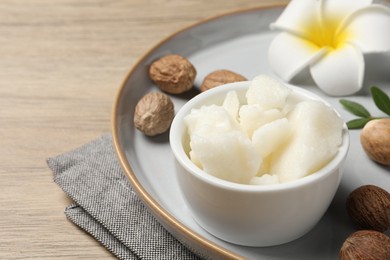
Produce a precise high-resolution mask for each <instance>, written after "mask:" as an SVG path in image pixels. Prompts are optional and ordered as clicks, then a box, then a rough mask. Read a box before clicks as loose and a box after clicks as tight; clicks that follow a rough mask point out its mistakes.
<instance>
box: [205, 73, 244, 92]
mask: <svg viewBox="0 0 390 260" xmlns="http://www.w3.org/2000/svg"><path fill="white" fill-rule="evenodd" d="M246 80H247V79H246V78H245V77H244V76H241V75H240V74H237V73H235V72H233V71H230V70H216V71H213V72H211V73H210V74H208V75H207V76H206V77H205V79H204V80H203V83H202V85H201V86H200V91H201V92H204V91H206V90H208V89H211V88H215V87H217V86H220V85H223V84H227V83H233V82H238V81H246Z"/></svg>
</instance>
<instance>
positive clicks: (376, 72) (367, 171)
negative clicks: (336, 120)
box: [113, 7, 390, 259]
mask: <svg viewBox="0 0 390 260" xmlns="http://www.w3.org/2000/svg"><path fill="white" fill-rule="evenodd" d="M281 11H282V7H268V8H259V9H251V10H246V11H240V12H235V13H231V14H226V15H223V16H219V17H216V18H212V19H208V20H206V21H204V22H201V23H198V24H195V25H193V26H191V27H189V28H186V29H183V30H181V31H179V32H177V33H175V34H173V35H172V36H170V37H168V38H167V39H165V40H163V41H162V42H160V43H159V44H158V45H157V46H156V47H154V48H153V49H152V50H150V51H149V52H148V53H146V54H145V55H144V56H143V57H142V58H141V59H140V60H139V62H138V63H137V64H136V65H135V66H134V67H133V68H132V70H131V71H130V72H129V74H128V76H127V78H126V79H125V81H124V83H123V85H122V86H121V88H120V91H119V93H118V97H117V100H116V103H115V108H114V114H113V136H114V143H115V146H116V151H117V154H118V157H119V160H120V162H121V164H122V166H123V168H124V170H125V172H126V174H127V176H128V177H129V180H130V182H131V183H132V184H133V186H134V189H135V191H136V192H137V193H138V195H139V197H140V198H141V199H142V200H143V201H144V202H145V204H146V205H147V206H148V207H149V209H150V210H151V211H152V213H153V214H154V215H155V216H156V218H157V219H158V220H159V222H160V223H161V224H163V225H164V227H165V228H167V229H168V230H169V231H170V232H171V233H172V234H173V235H174V236H175V237H177V238H178V239H179V240H180V241H182V242H183V243H185V244H186V245H187V246H189V247H191V248H192V249H193V250H194V251H197V252H200V253H201V254H203V255H206V256H210V257H214V258H227V257H230V258H240V257H244V258H249V259H335V258H337V254H338V251H339V248H340V246H341V244H342V242H343V241H344V239H345V238H346V237H347V236H348V234H350V233H351V232H353V231H354V230H355V227H354V226H353V225H352V224H351V222H350V220H349V219H348V217H347V215H346V212H345V208H344V203H345V199H346V196H347V195H348V193H349V192H351V191H352V190H353V189H354V188H356V187H358V186H360V185H363V184H375V185H378V186H381V187H383V188H385V189H387V190H389V191H390V170H389V168H388V167H387V168H386V167H381V166H379V165H377V164H375V163H373V162H372V161H370V160H369V159H368V158H367V156H366V155H365V153H364V151H363V150H362V148H361V145H360V142H359V133H360V131H359V130H354V131H351V146H350V152H349V155H348V158H347V161H346V167H345V173H344V176H343V179H342V182H341V185H340V188H339V190H338V192H337V194H336V197H335V199H334V201H333V203H332V205H331V206H330V208H329V210H328V211H327V213H326V214H325V216H324V217H323V218H322V220H321V221H320V222H319V223H318V224H317V226H316V227H315V228H314V229H313V230H312V231H311V232H309V233H308V234H307V235H305V236H304V237H302V238H300V239H298V240H296V241H294V242H291V243H288V244H284V245H281V246H275V247H267V248H254V247H243V246H237V245H233V244H229V243H226V242H224V241H221V240H219V239H217V238H215V237H213V236H212V235H210V234H209V233H207V232H206V231H205V230H203V229H202V228H201V227H199V226H198V225H197V224H196V223H195V221H194V220H193V219H192V217H191V214H190V212H189V210H188V208H187V206H186V204H185V203H184V201H183V197H182V194H181V193H180V190H179V188H178V186H177V183H176V178H175V174H174V158H173V155H172V153H171V150H170V147H169V142H168V134H163V135H161V136H158V137H154V138H148V137H145V136H144V135H143V134H142V133H140V132H139V131H137V130H136V129H135V128H134V124H133V113H134V107H135V105H136V103H137V101H138V100H139V99H140V98H141V97H142V96H143V95H144V94H145V93H147V92H149V91H152V90H157V91H158V89H157V88H156V87H155V86H154V85H153V83H152V82H151V81H150V80H149V77H148V67H149V65H150V64H151V62H152V61H153V60H155V59H156V58H158V57H161V56H164V55H166V54H170V53H176V54H180V55H183V56H185V57H188V58H189V60H190V61H191V62H192V63H193V64H194V65H195V67H196V69H197V71H198V75H197V78H196V81H195V85H196V86H199V85H200V84H201V82H202V80H203V78H204V77H205V75H207V74H208V73H209V72H211V71H213V70H216V69H230V70H233V71H235V72H238V73H240V74H242V75H244V76H246V77H247V78H248V79H252V78H253V77H254V76H256V75H258V74H262V73H267V74H271V75H272V71H270V69H269V67H268V63H267V58H266V57H267V49H268V45H269V43H270V41H271V40H272V38H273V37H274V36H275V35H276V32H271V31H270V30H269V27H268V26H269V24H270V23H271V22H272V21H275V19H276V18H277V17H278V16H279V14H280V13H281ZM366 59H367V68H368V70H367V74H366V80H365V85H366V87H365V89H364V90H363V91H361V92H360V93H358V94H357V95H356V96H353V97H350V99H353V100H355V101H358V102H361V103H363V104H365V105H366V107H367V108H368V109H369V110H370V111H371V112H372V114H375V115H383V113H381V112H380V111H379V110H378V109H377V108H376V107H375V105H373V103H372V102H371V100H370V97H369V94H368V87H367V86H369V85H371V84H378V85H379V86H381V87H382V88H384V89H385V91H386V92H387V93H389V90H390V88H389V83H390V78H389V75H388V73H386V71H385V69H383V68H384V67H387V68H388V67H389V66H388V65H387V66H384V64H385V63H387V64H390V55H389V56H378V55H376V56H375V55H374V56H369V57H366ZM377 65H380V66H377ZM386 74H387V75H386ZM373 78H375V79H376V80H375V81H374V80H373ZM298 85H300V86H302V87H305V88H307V89H309V90H311V91H313V92H315V93H316V94H318V95H320V96H322V97H324V98H325V99H327V100H328V101H329V103H331V104H333V105H334V106H335V108H336V109H337V110H338V111H339V112H340V113H341V115H342V116H343V117H344V119H345V120H350V119H352V118H353V116H352V115H350V114H349V113H347V112H346V111H345V110H343V108H342V107H341V106H340V105H339V103H338V98H330V97H327V96H325V95H324V94H323V93H321V92H320V91H318V89H317V88H315V87H313V86H312V85H313V84H312V83H311V82H310V81H308V82H304V83H303V82H301V83H299V84H298ZM195 94H196V91H192V92H190V93H186V94H185V95H179V96H172V99H173V101H174V103H175V109H176V111H178V110H179V109H180V107H181V106H182V105H183V104H184V103H185V102H186V101H187V100H188V99H189V98H191V97H192V96H193V95H195ZM259 206H261V205H259ZM307 207H310V205H307Z"/></svg>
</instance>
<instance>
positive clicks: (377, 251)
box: [339, 230, 390, 260]
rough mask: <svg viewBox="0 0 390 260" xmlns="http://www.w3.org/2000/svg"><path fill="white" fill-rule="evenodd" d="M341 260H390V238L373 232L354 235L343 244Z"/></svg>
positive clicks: (361, 232)
mask: <svg viewBox="0 0 390 260" xmlns="http://www.w3.org/2000/svg"><path fill="white" fill-rule="evenodd" d="M339 259H340V260H358V259H361V260H363V259H364V260H384V259H390V238H389V237H388V236H386V235H385V234H383V233H380V232H377V231H373V230H360V231H357V232H355V233H352V234H351V235H350V236H349V237H348V238H347V239H346V240H345V241H344V243H343V245H342V247H341V249H340V252H339Z"/></svg>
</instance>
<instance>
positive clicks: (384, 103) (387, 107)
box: [371, 86, 390, 115]
mask: <svg viewBox="0 0 390 260" xmlns="http://www.w3.org/2000/svg"><path fill="white" fill-rule="evenodd" d="M371 96H372V99H373V100H374V102H375V105H376V106H377V107H378V108H379V109H380V110H382V111H383V112H385V113H386V114H388V115H390V98H389V96H388V95H387V94H386V93H385V92H383V90H381V89H380V88H378V87H376V86H372V87H371Z"/></svg>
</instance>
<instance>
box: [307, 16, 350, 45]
mask: <svg viewBox="0 0 390 260" xmlns="http://www.w3.org/2000/svg"><path fill="white" fill-rule="evenodd" d="M339 25H340V20H339V19H328V20H326V21H325V22H324V23H323V24H322V25H321V24H319V23H318V22H313V23H311V24H306V25H305V26H304V31H305V32H306V33H307V37H308V40H309V41H310V42H312V43H313V44H315V45H316V46H318V47H319V48H322V47H328V48H332V49H338V48H340V47H341V46H342V45H343V44H344V43H345V41H346V39H347V38H348V37H349V33H348V31H347V30H343V31H342V32H341V33H337V29H338V27H339Z"/></svg>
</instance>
